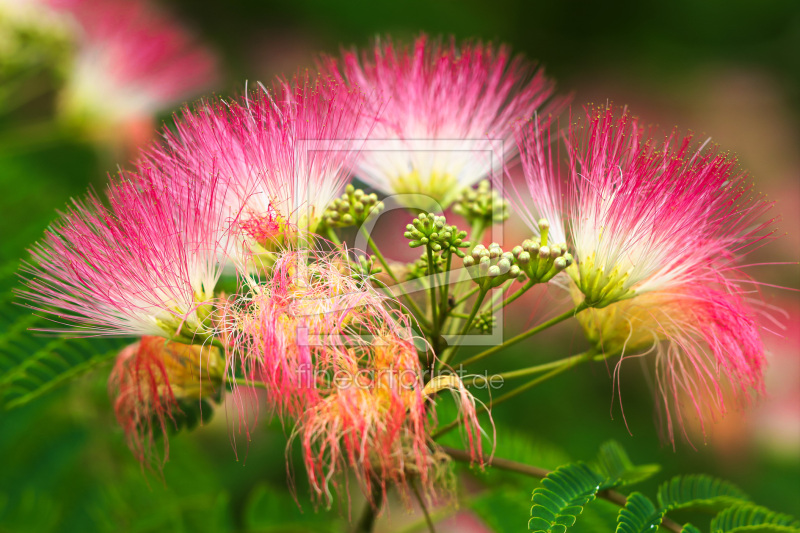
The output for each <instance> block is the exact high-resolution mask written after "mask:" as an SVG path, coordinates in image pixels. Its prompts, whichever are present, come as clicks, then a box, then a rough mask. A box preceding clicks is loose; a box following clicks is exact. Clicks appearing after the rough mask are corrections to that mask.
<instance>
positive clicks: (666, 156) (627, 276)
mask: <svg viewBox="0 0 800 533" xmlns="http://www.w3.org/2000/svg"><path fill="white" fill-rule="evenodd" d="M587 115H588V116H587V117H586V124H585V125H584V126H583V128H581V129H578V128H577V127H573V128H572V130H571V131H570V136H569V144H568V147H567V152H568V155H569V158H570V171H569V172H570V180H571V183H572V185H573V187H574V188H575V189H576V190H577V192H576V194H575V197H574V198H572V203H573V205H572V206H571V207H570V215H569V216H568V221H569V229H570V233H571V235H572V239H573V245H574V249H575V254H574V255H575V257H576V259H577V265H576V267H575V268H572V269H570V270H568V272H569V273H570V275H571V276H572V277H573V279H574V280H575V282H576V284H577V285H578V287H579V288H580V289H581V291H582V292H583V293H584V294H585V296H586V302H587V304H588V305H590V306H595V307H602V306H603V305H607V304H609V303H611V302H614V301H617V300H619V299H622V298H627V297H632V296H634V295H637V294H644V293H647V292H652V291H669V290H674V289H677V288H680V287H682V286H684V285H685V284H686V283H688V282H698V281H700V282H706V283H708V284H714V283H722V284H725V279H724V278H721V276H720V273H721V272H722V271H725V270H728V268H729V267H730V266H731V265H732V264H736V263H738V262H739V259H740V258H741V257H743V256H744V254H745V253H746V251H747V250H748V249H751V248H752V247H754V246H756V245H758V244H759V243H760V242H761V241H763V240H765V239H768V238H769V236H770V235H771V233H769V232H767V231H766V230H768V228H769V227H770V225H771V224H772V223H773V222H774V220H768V221H765V222H759V219H760V217H761V216H762V215H763V214H764V213H765V212H766V211H767V210H768V209H769V208H770V207H771V205H772V204H771V203H768V202H765V201H763V199H761V198H759V197H758V196H757V195H755V194H754V193H753V186H752V184H750V183H748V178H747V175H746V174H744V173H741V172H739V171H737V169H736V161H735V160H733V159H731V158H729V157H727V156H726V155H725V154H721V153H718V152H717V151H716V150H714V149H706V144H707V143H704V144H702V145H700V146H697V145H694V144H693V142H692V140H693V139H692V136H691V135H689V136H686V137H683V138H680V137H679V136H678V134H677V133H676V132H674V131H673V132H672V133H670V134H669V135H666V136H665V137H664V139H663V140H662V141H660V142H659V141H658V140H657V139H655V138H654V136H653V135H650V136H647V135H646V132H645V131H644V128H642V127H641V126H640V125H639V122H638V120H637V119H635V118H633V117H631V116H630V115H629V114H628V113H627V112H623V113H622V114H621V115H620V116H618V117H615V116H614V111H613V109H611V108H607V109H598V110H589V111H588V112H587Z"/></svg>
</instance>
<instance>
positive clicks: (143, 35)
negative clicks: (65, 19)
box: [50, 0, 217, 138]
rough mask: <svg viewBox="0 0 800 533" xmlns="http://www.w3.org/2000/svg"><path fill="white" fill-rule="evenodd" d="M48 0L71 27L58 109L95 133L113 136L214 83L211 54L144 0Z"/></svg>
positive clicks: (134, 127)
mask: <svg viewBox="0 0 800 533" xmlns="http://www.w3.org/2000/svg"><path fill="white" fill-rule="evenodd" d="M50 4H52V6H53V9H54V10H55V11H57V12H62V13H65V14H67V15H69V16H70V17H71V18H72V19H73V20H74V21H75V23H76V26H77V28H78V35H77V37H76V41H77V43H76V50H75V57H74V60H73V64H72V65H71V67H70V68H69V69H68V70H67V77H66V86H65V87H64V89H63V94H62V100H61V105H62V110H63V112H64V113H65V115H66V116H67V117H68V118H69V119H70V120H71V121H74V122H78V123H85V124H86V126H87V129H88V130H89V131H90V132H92V131H94V132H96V134H97V135H98V137H101V138H102V137H105V136H108V135H112V136H115V137H116V136H119V130H120V128H121V129H123V130H127V131H128V133H132V132H135V130H136V128H141V124H150V122H151V121H152V119H153V117H154V115H155V114H156V113H158V112H160V111H163V110H166V109H169V108H170V107H172V106H174V105H175V104H177V103H179V102H181V101H182V100H183V99H185V98H187V97H190V96H192V95H193V94H196V93H198V92H200V91H202V90H203V89H207V88H209V87H210V86H211V85H212V84H213V83H215V82H216V79H217V68H216V60H215V58H214V57H213V55H212V54H211V53H210V52H209V51H208V50H207V49H205V48H203V47H202V46H200V44H199V43H198V42H197V41H196V39H195V38H194V37H193V36H192V35H190V34H189V32H187V30H186V29H184V28H183V27H182V26H181V25H180V24H179V22H178V21H177V20H175V19H174V18H172V17H170V16H169V15H167V14H166V13H164V12H162V11H161V10H160V9H158V8H157V6H155V5H153V4H152V3H150V2H148V1H146V0H126V1H125V2H119V1H114V0H63V1H55V0H53V1H51V2H50ZM148 128H149V127H148Z"/></svg>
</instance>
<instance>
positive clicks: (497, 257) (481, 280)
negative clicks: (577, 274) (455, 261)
mask: <svg viewBox="0 0 800 533" xmlns="http://www.w3.org/2000/svg"><path fill="white" fill-rule="evenodd" d="M549 229H550V224H549V223H548V222H547V220H545V219H541V220H540V221H539V232H540V235H541V237H540V238H539V239H525V240H524V241H522V245H520V246H515V247H514V248H513V249H512V250H511V251H510V252H504V251H503V249H502V248H500V245H499V244H497V243H494V242H493V243H492V244H490V245H489V247H488V248H485V247H484V246H483V245H481V244H479V245H477V246H476V247H475V248H473V250H472V253H471V254H470V255H468V256H466V257H465V258H464V266H465V267H467V269H468V271H469V273H470V275H471V276H472V279H473V280H474V281H475V282H476V283H477V284H478V285H480V286H481V288H482V289H484V290H488V289H491V288H494V287H499V286H500V285H502V284H503V283H505V282H506V281H508V280H510V279H514V278H516V279H517V281H520V282H522V281H525V280H526V279H528V280H529V281H528V283H530V284H534V283H546V282H548V281H550V280H551V279H552V278H553V276H555V275H556V274H558V273H559V272H562V271H563V270H564V269H566V268H567V267H568V266H570V265H571V264H572V263H573V261H574V260H573V258H572V255H570V253H569V252H568V251H567V245H566V244H564V243H560V244H550V245H548V243H547V234H548V231H549Z"/></svg>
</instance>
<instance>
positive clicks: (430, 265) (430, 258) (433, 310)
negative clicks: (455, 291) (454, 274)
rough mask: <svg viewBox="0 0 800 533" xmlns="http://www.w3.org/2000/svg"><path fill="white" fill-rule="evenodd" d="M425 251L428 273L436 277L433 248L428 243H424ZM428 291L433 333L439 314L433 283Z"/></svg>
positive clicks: (437, 328)
mask: <svg viewBox="0 0 800 533" xmlns="http://www.w3.org/2000/svg"><path fill="white" fill-rule="evenodd" d="M425 251H426V253H427V255H428V273H429V275H431V276H432V277H433V279H436V271H435V267H434V263H433V250H432V249H431V247H430V246H429V245H427V244H426V245H425ZM428 291H429V292H430V298H431V315H432V317H433V320H432V322H433V328H434V334H437V333H438V330H439V327H440V324H439V316H438V313H437V310H436V287H435V286H434V284H431V286H430V287H429V288H428Z"/></svg>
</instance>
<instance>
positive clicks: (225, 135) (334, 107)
mask: <svg viewBox="0 0 800 533" xmlns="http://www.w3.org/2000/svg"><path fill="white" fill-rule="evenodd" d="M362 105H363V97H362V96H361V95H360V94H359V92H358V91H357V90H352V89H346V88H345V87H344V86H343V85H342V84H340V83H338V82H335V81H332V80H330V79H327V78H312V77H310V76H309V75H308V74H304V75H300V76H297V77H295V78H294V79H293V80H292V81H291V82H289V81H286V80H281V79H279V80H277V81H276V82H275V85H274V87H273V89H272V90H267V89H265V88H263V87H262V88H260V89H258V90H256V91H254V92H251V93H248V94H246V95H245V96H243V97H242V98H240V99H238V100H236V101H231V102H221V101H220V102H204V103H200V104H198V105H197V106H196V107H195V108H194V109H189V108H187V109H185V110H184V111H183V113H182V115H181V116H180V117H179V118H178V119H177V120H176V129H177V133H175V134H173V133H171V132H165V137H166V145H165V146H163V147H158V148H154V149H152V150H151V151H150V152H149V153H148V154H147V158H148V159H149V160H150V161H151V162H152V163H153V164H156V165H158V166H160V167H164V168H170V169H171V172H173V173H183V174H185V175H187V176H188V178H187V179H188V180H189V181H192V180H208V179H210V177H213V176H215V175H222V176H225V177H227V178H230V181H231V185H232V187H231V190H230V191H229V194H228V195H227V197H226V198H225V203H226V205H227V209H228V212H230V213H235V214H236V215H237V216H238V214H239V213H241V219H240V220H241V229H242V233H243V238H246V239H249V240H250V241H252V242H254V243H258V244H260V245H261V246H262V247H263V248H266V249H268V250H269V249H275V248H276V247H280V245H281V244H283V243H284V242H285V241H287V240H288V241H290V242H291V241H292V240H293V237H295V236H294V235H292V234H293V233H296V232H297V231H298V230H299V231H304V232H305V231H313V230H314V229H316V226H317V224H318V223H319V221H320V220H321V218H322V214H323V212H324V210H325V208H326V207H327V205H328V204H329V203H330V201H331V200H333V198H335V197H336V196H337V195H338V194H339V193H340V192H341V189H342V188H343V187H344V185H345V184H346V183H347V181H348V180H349V178H350V167H351V164H352V160H353V158H354V157H355V156H356V155H357V152H358V148H359V147H360V143H359V141H358V139H363V138H364V137H366V135H367V131H368V128H369V121H366V120H362V117H361V116H360V115H359V113H358V111H357V109H359V108H360V107H361V106H362ZM345 109H348V110H350V111H352V110H354V109H355V110H356V112H355V113H350V112H348V113H345V112H344V110H345ZM354 140H355V141H354Z"/></svg>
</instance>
